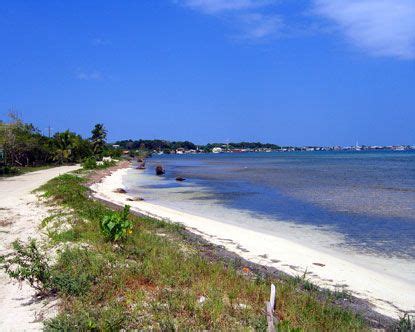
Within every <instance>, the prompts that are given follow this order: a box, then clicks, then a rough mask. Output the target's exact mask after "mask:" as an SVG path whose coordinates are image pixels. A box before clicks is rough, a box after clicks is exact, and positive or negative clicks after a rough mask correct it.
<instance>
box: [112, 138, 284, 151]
mask: <svg viewBox="0 0 415 332" xmlns="http://www.w3.org/2000/svg"><path fill="white" fill-rule="evenodd" d="M115 144H116V145H119V146H120V147H121V148H122V149H127V150H148V151H162V152H164V153H170V152H172V151H175V150H177V149H184V150H196V149H199V150H200V151H204V152H210V151H212V149H213V148H215V147H226V148H228V149H251V150H256V149H272V150H278V149H280V148H281V147H280V146H278V145H275V144H270V143H265V144H264V143H260V142H240V143H228V144H227V143H209V144H207V145H198V146H197V145H196V144H194V143H192V142H189V141H183V142H170V141H165V140H137V141H133V140H124V141H117V142H115Z"/></svg>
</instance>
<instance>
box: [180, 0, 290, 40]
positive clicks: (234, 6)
mask: <svg viewBox="0 0 415 332" xmlns="http://www.w3.org/2000/svg"><path fill="white" fill-rule="evenodd" d="M176 3H179V4H181V5H183V6H185V7H188V8H190V9H193V10H196V11H199V12H202V13H204V14H208V15H214V16H216V17H224V18H226V20H227V21H229V22H231V24H232V25H233V26H235V27H236V28H237V29H238V30H239V37H243V38H249V39H264V38H266V37H270V36H273V35H276V34H277V33H278V32H279V30H280V28H281V27H282V26H283V23H282V18H281V17H280V16H279V15H277V14H275V13H272V12H270V11H268V13H264V12H263V11H264V10H266V9H270V7H271V6H272V5H274V4H275V3H276V0H176Z"/></svg>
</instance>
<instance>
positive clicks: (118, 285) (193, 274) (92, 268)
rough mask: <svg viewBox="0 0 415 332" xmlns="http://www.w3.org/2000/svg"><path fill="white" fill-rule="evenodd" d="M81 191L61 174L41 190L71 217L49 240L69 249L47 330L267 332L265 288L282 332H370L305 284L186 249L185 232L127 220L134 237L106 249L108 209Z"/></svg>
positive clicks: (77, 180) (57, 269) (57, 274)
mask: <svg viewBox="0 0 415 332" xmlns="http://www.w3.org/2000/svg"><path fill="white" fill-rule="evenodd" d="M84 182H85V180H84V179H83V178H81V177H79V176H75V175H68V174H67V175H62V176H60V177H58V178H55V179H53V180H51V181H50V182H49V183H47V184H46V185H45V186H43V187H42V188H41V190H43V191H45V196H47V197H50V198H52V199H53V200H54V202H55V203H56V204H60V205H63V206H65V207H68V208H70V209H71V211H73V214H72V216H70V217H71V224H72V225H73V227H72V229H71V230H69V231H68V230H66V231H64V232H63V233H62V234H56V233H51V234H50V236H51V239H52V240H53V241H52V243H60V242H62V243H66V244H68V243H71V244H72V245H71V246H67V247H64V249H63V250H62V252H61V253H60V255H59V257H58V261H57V263H56V265H54V266H53V275H54V283H56V289H58V290H59V291H58V294H59V296H60V297H61V299H62V301H61V308H60V313H59V315H58V316H57V317H56V318H54V319H51V320H48V321H46V322H45V329H46V330H50V331H52V330H93V329H97V330H119V329H127V330H130V329H140V330H142V329H157V330H159V329H161V330H182V329H185V330H188V329H191V330H202V329H209V330H212V329H213V330H252V329H255V330H266V325H267V323H266V316H265V313H264V308H265V305H264V302H265V301H266V300H267V298H268V297H269V288H270V283H271V282H273V283H274V284H276V286H277V309H276V314H277V315H278V317H279V318H280V320H281V323H280V330H283V331H295V330H298V329H301V330H319V331H320V330H323V331H335V330H336V331H338V330H366V329H367V326H366V325H365V323H364V321H363V319H361V318H360V317H358V316H356V315H355V314H353V313H351V312H349V311H346V310H345V309H341V308H339V307H337V306H336V305H334V301H335V297H334V296H333V297H324V299H321V293H320V292H319V291H318V289H317V288H316V287H312V286H310V285H308V284H307V283H304V282H303V281H301V280H296V279H294V278H286V279H281V280H270V279H264V278H262V277H260V276H255V275H254V276H253V275H252V274H250V273H248V274H247V273H245V272H244V271H243V269H242V268H241V267H238V266H237V265H235V267H229V264H227V265H226V264H225V263H223V262H221V261H208V260H207V259H205V258H203V257H202V256H201V255H200V254H198V252H197V248H196V247H195V245H192V244H191V243H190V242H188V241H186V239H185V235H183V232H181V226H178V225H175V224H170V223H167V222H163V221H158V220H154V219H150V218H139V217H135V216H130V218H131V220H132V221H133V223H134V228H133V234H132V235H131V236H129V237H128V239H127V241H126V242H125V243H122V244H117V245H114V244H113V243H110V242H108V241H106V240H105V238H104V237H103V236H102V234H101V233H100V227H99V221H100V220H101V219H102V218H103V216H105V215H106V214H108V213H109V212H111V210H110V209H109V208H107V207H106V206H104V205H103V204H101V203H99V202H96V201H93V200H90V199H88V198H87V192H88V189H87V188H86V187H84V185H83V184H84ZM48 222H51V220H49V219H48V220H47V221H46V222H45V224H46V223H48ZM157 233H163V234H165V235H166V236H160V235H158V234H157ZM202 296H203V297H204V298H205V301H204V302H203V303H200V299H201V297H202Z"/></svg>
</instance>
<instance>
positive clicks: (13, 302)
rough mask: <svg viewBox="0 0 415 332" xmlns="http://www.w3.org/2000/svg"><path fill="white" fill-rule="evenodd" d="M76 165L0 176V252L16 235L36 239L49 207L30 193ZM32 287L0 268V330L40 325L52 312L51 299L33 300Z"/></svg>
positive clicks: (0, 252) (26, 328) (71, 169)
mask: <svg viewBox="0 0 415 332" xmlns="http://www.w3.org/2000/svg"><path fill="white" fill-rule="evenodd" d="M77 168H79V166H63V167H56V168H51V169H47V170H42V171H37V172H33V173H28V174H24V175H21V176H16V177H11V178H5V179H1V180H0V254H5V253H7V251H8V250H9V249H10V244H11V243H12V242H13V241H15V240H16V239H20V240H23V241H26V240H27V239H28V238H35V239H39V238H40V237H41V236H40V233H39V229H38V227H39V225H40V223H41V221H42V220H43V219H44V218H45V217H47V216H48V215H49V213H48V210H49V208H48V207H47V206H46V205H44V204H42V203H41V202H40V201H39V198H38V197H37V196H36V195H35V194H33V193H31V192H32V191H33V190H34V189H37V188H38V187H39V186H41V185H42V184H44V183H46V182H47V181H49V180H50V179H52V178H54V177H56V176H58V175H60V174H63V173H66V172H69V171H73V170H75V169H77ZM34 293H35V292H34V291H33V289H31V288H30V287H29V286H28V285H27V284H25V283H23V284H21V285H19V284H18V283H16V282H14V281H12V280H11V279H10V278H9V277H8V276H7V275H6V274H5V273H4V272H3V271H1V272H0V331H33V330H41V329H42V322H41V321H42V319H44V318H45V317H48V316H49V315H51V314H52V313H53V312H54V310H53V309H54V308H53V303H48V302H45V301H42V302H33V298H32V297H33V295H34Z"/></svg>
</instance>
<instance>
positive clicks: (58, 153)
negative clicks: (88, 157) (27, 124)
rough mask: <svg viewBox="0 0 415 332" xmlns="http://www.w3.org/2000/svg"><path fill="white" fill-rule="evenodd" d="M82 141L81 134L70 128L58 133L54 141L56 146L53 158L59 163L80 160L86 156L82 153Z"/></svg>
mask: <svg viewBox="0 0 415 332" xmlns="http://www.w3.org/2000/svg"><path fill="white" fill-rule="evenodd" d="M82 141H83V140H82V138H81V136H79V135H76V134H75V133H72V132H70V131H69V130H66V131H64V132H62V133H56V134H55V136H54V141H53V145H54V148H55V150H54V158H53V159H54V160H55V161H56V162H57V163H59V164H63V163H72V162H76V161H80V159H81V158H82V157H84V156H83V155H82V153H81V147H82V145H83V142H82Z"/></svg>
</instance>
